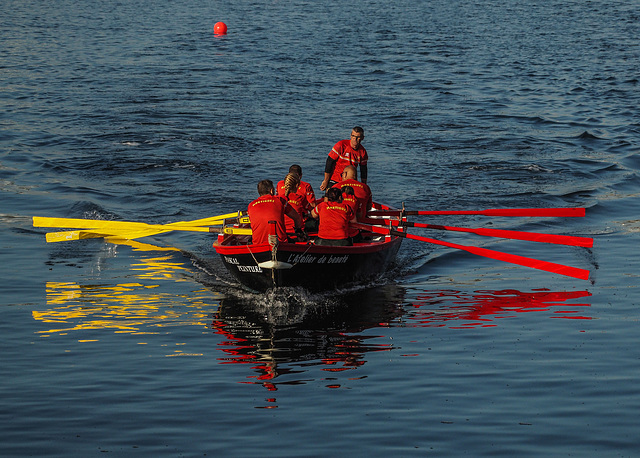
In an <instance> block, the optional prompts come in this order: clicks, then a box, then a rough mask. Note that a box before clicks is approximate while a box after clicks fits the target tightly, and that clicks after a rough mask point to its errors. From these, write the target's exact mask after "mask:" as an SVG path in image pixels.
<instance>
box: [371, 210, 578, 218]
mask: <svg viewBox="0 0 640 458" xmlns="http://www.w3.org/2000/svg"><path fill="white" fill-rule="evenodd" d="M585 213H586V211H585V209H584V208H496V209H491V210H418V211H405V212H404V215H406V216H415V215H420V216H425V215H483V216H525V217H549V218H552V217H568V216H584V215H585ZM399 214H400V210H378V211H375V210H373V211H370V212H368V216H374V215H375V216H398V215H399Z"/></svg>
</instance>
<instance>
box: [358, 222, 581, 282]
mask: <svg viewBox="0 0 640 458" xmlns="http://www.w3.org/2000/svg"><path fill="white" fill-rule="evenodd" d="M352 226H354V227H357V228H359V229H364V230H368V231H371V232H375V233H377V234H390V235H396V236H399V237H406V238H408V239H413V240H419V241H421V242H427V243H433V244H434V245H442V246H446V247H449V248H455V249H458V250H464V251H468V252H469V253H472V254H475V255H478V256H484V257H486V258H491V259H497V260H498V261H505V262H510V263H512V264H518V265H521V266H525V267H531V268H533V269H538V270H544V271H547V272H553V273H556V274H560V275H566V276H568V277H574V278H579V279H581V280H588V279H589V271H588V270H585V269H579V268H577V267H571V266H565V265H563V264H555V263H553V262H547V261H541V260H539V259H533V258H527V257H524V256H519V255H516V254H508V253H502V252H500V251H494V250H489V249H487V248H480V247H475V246H467V245H458V244H457V243H450V242H445V241H442V240H436V239H430V238H427V237H421V236H419V235H413V234H407V233H406V232H400V231H397V230H395V229H387V228H385V227H377V226H371V225H369V224H362V223H355V224H352Z"/></svg>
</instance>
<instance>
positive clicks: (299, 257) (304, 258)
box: [287, 254, 316, 264]
mask: <svg viewBox="0 0 640 458" xmlns="http://www.w3.org/2000/svg"><path fill="white" fill-rule="evenodd" d="M315 261H316V257H315V256H313V255H310V254H307V255H304V254H290V255H289V259H287V262H288V263H289V264H299V263H303V264H313V263H314V262H315Z"/></svg>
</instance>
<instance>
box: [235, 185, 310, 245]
mask: <svg viewBox="0 0 640 458" xmlns="http://www.w3.org/2000/svg"><path fill="white" fill-rule="evenodd" d="M258 194H259V195H260V197H258V198H257V199H256V200H254V201H253V202H251V203H250V204H249V208H248V212H249V220H250V221H251V230H252V240H253V241H252V243H254V244H262V243H268V242H269V233H270V228H269V222H270V221H275V225H276V235H277V236H278V241H280V242H286V241H287V233H286V231H285V222H284V215H285V213H286V215H287V216H289V217H290V218H291V219H292V220H293V223H294V227H295V229H296V230H299V229H300V228H301V227H302V218H300V215H299V214H298V212H296V210H295V209H294V208H293V207H292V206H291V205H289V204H288V203H287V200H286V199H284V198H283V197H280V196H276V195H275V189H274V188H273V182H272V181H271V180H262V181H260V182H259V183H258Z"/></svg>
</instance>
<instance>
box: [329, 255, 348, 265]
mask: <svg viewBox="0 0 640 458" xmlns="http://www.w3.org/2000/svg"><path fill="white" fill-rule="evenodd" d="M348 259H349V255H348V254H345V255H343V256H329V260H328V261H327V263H328V264H344V263H345V262H347V260H348Z"/></svg>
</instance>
